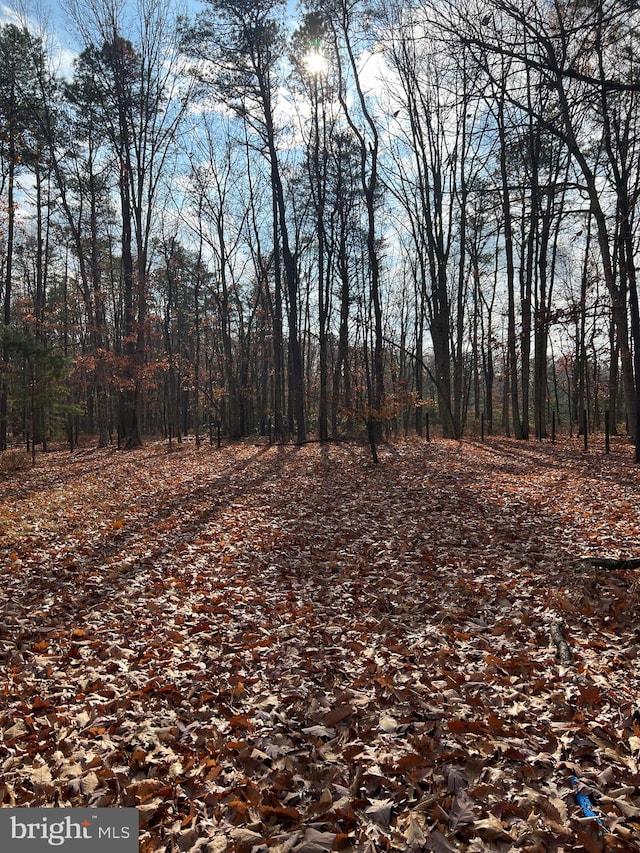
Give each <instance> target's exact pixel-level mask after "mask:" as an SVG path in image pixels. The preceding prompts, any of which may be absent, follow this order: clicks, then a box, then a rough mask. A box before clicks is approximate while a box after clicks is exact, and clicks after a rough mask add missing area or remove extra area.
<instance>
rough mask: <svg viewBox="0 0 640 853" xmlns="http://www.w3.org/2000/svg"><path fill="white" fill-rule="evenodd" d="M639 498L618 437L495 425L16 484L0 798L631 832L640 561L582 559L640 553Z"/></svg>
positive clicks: (416, 847)
mask: <svg viewBox="0 0 640 853" xmlns="http://www.w3.org/2000/svg"><path fill="white" fill-rule="evenodd" d="M639 492H640V471H638V469H637V468H635V467H634V465H633V463H632V458H631V450H630V449H629V448H628V446H626V445H623V444H620V445H619V446H616V447H615V449H614V453H613V454H612V455H611V456H609V457H605V456H603V455H601V454H600V453H595V452H593V453H584V452H583V451H582V450H581V448H580V446H579V445H578V444H577V443H576V442H574V443H568V442H567V443H564V444H557V445H555V446H551V445H548V444H534V443H530V444H526V445H524V444H521V443H520V444H518V443H515V442H509V441H506V440H491V441H488V442H486V443H485V444H480V443H469V444H463V445H461V446H460V445H458V444H455V443H450V442H444V441H439V442H432V443H431V444H426V443H423V442H418V441H407V442H402V443H398V444H395V445H390V446H388V447H385V448H383V450H382V453H381V462H380V464H379V465H377V466H375V465H372V464H371V463H370V462H369V460H368V457H367V453H366V451H365V450H364V449H359V448H353V447H348V446H346V445H325V446H319V445H307V446H304V447H299V448H293V447H265V446H254V445H251V444H238V445H235V446H232V447H223V448H221V449H216V448H209V447H203V448H200V449H197V448H195V447H193V446H191V445H183V446H182V448H181V449H180V450H178V451H176V452H172V453H169V452H167V448H166V447H165V446H163V445H161V444H155V445H150V446H148V447H147V448H145V449H142V450H138V451H133V452H130V453H127V454H124V453H123V454H118V453H115V452H113V451H110V450H104V451H79V452H76V453H74V454H73V455H70V454H68V453H66V452H59V453H52V454H49V455H48V456H46V457H44V458H42V459H40V460H39V462H38V465H37V466H36V468H34V469H33V470H31V471H26V472H25V471H21V472H16V473H14V474H6V475H2V476H1V477H0V543H1V545H0V583H1V587H2V593H1V595H2V603H3V606H2V613H1V616H0V691H1V694H0V728H1V741H0V768H1V775H0V797H1V802H2V804H3V805H5V806H9V805H20V806H22V805H33V806H44V805H62V806H94V807H98V806H136V807H137V808H138V809H139V813H140V822H141V836H140V840H141V844H140V847H141V851H152V850H158V851H191V850H192V851H196V850H203V851H205V853H222V851H230V853H252V851H255V853H262V851H277V853H285V851H293V853H322V851H326V850H343V851H379V850H380V851H383V850H387V851H396V850H397V851H414V853H417V851H436V853H442V851H458V850H459V851H477V853H481V851H511V850H516V851H517V850H522V851H529V853H543V851H583V850H586V851H588V852H589V853H592V851H603V850H611V851H637V850H640V841H639V840H638V839H640V798H639V796H638V792H639V784H640V765H639V761H640V702H639V692H638V688H639V685H640V673H639V671H638V648H639V640H640V635H639V631H638V624H637V609H638V593H637V586H638V584H637V571H626V570H625V571H616V570H603V569H596V568H593V567H591V566H590V565H588V564H587V563H586V562H585V561H584V559H582V558H585V557H589V556H592V557H595V556H602V555H606V556H625V557H628V556H637V555H639V554H640V503H639V501H638V497H639ZM554 636H555V640H554ZM560 636H561V638H563V639H564V641H566V643H567V646H568V649H569V651H570V653H571V660H562V659H561V658H560V657H559V654H558V650H559V647H558V644H557V640H558V638H559V637H560ZM572 780H574V781H572ZM575 780H577V781H575ZM584 797H588V800H585V799H584ZM589 804H591V806H592V807H593V808H592V810H593V811H594V812H595V815H596V816H595V817H594V816H592V815H590V814H589V808H588V806H589ZM585 805H586V806H587V809H586V811H585V809H584V808H583V807H584V806H585Z"/></svg>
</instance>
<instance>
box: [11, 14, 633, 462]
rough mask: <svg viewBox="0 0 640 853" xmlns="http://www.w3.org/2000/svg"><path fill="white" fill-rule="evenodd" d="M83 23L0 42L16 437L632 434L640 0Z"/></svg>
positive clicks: (19, 25)
mask: <svg viewBox="0 0 640 853" xmlns="http://www.w3.org/2000/svg"><path fill="white" fill-rule="evenodd" d="M66 14H67V16H68V22H67V23H68V26H69V27H72V29H73V32H74V33H75V39H76V43H77V45H78V49H77V51H76V50H75V49H74V50H73V51H70V50H69V49H62V47H61V42H60V37H59V35H56V34H55V33H52V32H51V30H50V29H49V30H47V28H46V27H45V26H44V25H37V24H36V23H35V22H34V20H33V19H27V18H22V17H20V16H19V15H17V14H16V15H13V16H8V17H6V18H5V21H4V23H3V24H2V26H1V28H0V52H1V54H2V60H1V63H2V67H3V69H4V71H3V73H2V76H1V77H0V128H1V129H0V199H1V206H0V217H1V219H0V278H1V290H0V304H1V306H2V324H1V332H0V334H1V338H0V450H5V449H7V448H9V447H12V446H14V445H25V444H26V446H27V448H30V447H31V448H34V447H35V446H36V445H38V446H40V445H42V446H43V447H44V448H45V449H46V447H47V442H48V441H50V440H51V439H52V438H54V437H55V438H60V437H66V440H68V442H69V444H70V446H71V447H74V446H75V445H76V444H77V442H78V440H79V436H82V435H87V434H88V435H91V436H93V437H94V438H95V440H96V443H98V444H99V446H106V445H107V444H112V445H116V446H117V447H119V448H120V447H122V448H132V447H136V446H139V445H140V444H141V443H142V441H143V437H144V436H145V435H155V436H160V435H161V436H164V437H165V439H166V438H168V439H169V441H170V442H173V441H174V440H175V441H176V442H180V441H181V440H182V438H183V436H185V435H190V436H192V437H195V441H196V443H198V444H200V443H201V442H202V441H211V442H213V441H214V440H215V438H216V436H220V435H221V436H223V437H225V438H230V439H237V438H240V437H243V436H252V435H253V436H257V435H262V436H269V438H270V439H274V440H278V441H288V440H292V439H293V440H294V441H296V442H298V443H300V442H303V441H305V440H309V439H319V440H321V441H322V440H327V439H343V438H366V437H368V438H369V441H370V442H371V444H372V447H373V448H374V452H375V443H376V441H377V440H379V439H382V438H385V437H389V436H391V435H398V434H403V435H407V434H409V433H417V434H418V435H422V436H425V435H427V434H428V431H429V429H430V428H432V429H436V430H437V431H438V433H439V434H440V435H441V436H443V437H445V438H460V437H462V436H463V435H471V436H473V435H477V434H479V432H480V430H481V429H482V432H483V434H484V432H485V431H486V433H487V434H488V435H492V434H493V435H498V434H501V435H504V436H512V437H515V438H517V439H527V438H529V437H538V438H546V437H547V436H548V435H549V432H550V429H551V424H552V423H554V424H555V423H556V422H557V425H558V427H559V428H562V429H564V430H565V432H566V433H568V434H574V432H581V431H592V430H598V429H601V428H602V427H603V425H604V421H605V418H606V419H607V421H608V422H609V423H610V426H611V431H612V433H616V432H620V433H622V434H626V435H628V436H630V437H631V438H635V437H636V433H637V430H636V421H637V412H638V389H639V388H640V319H639V311H638V297H637V282H636V248H637V239H638V224H637V216H636V208H637V203H638V198H639V193H638V181H639V171H638V167H637V165H638V164H637V157H638V139H639V137H638V125H637V124H636V118H637V117H638V116H639V108H638V92H639V91H640V81H639V78H638V72H637V66H636V61H635V60H636V57H635V54H636V38H637V25H638V18H637V15H638V13H637V9H636V4H635V2H630V0H567V2H564V0H562V2H553V3H552V2H546V0H481V2H480V0H462V2H457V1H456V2H454V0H433V2H427V0H414V2H408V3H407V2H399V0H379V2H373V3H372V2H364V0H330V2H322V3H317V4H314V3H313V2H311V3H303V4H302V5H301V6H299V7H297V8H296V9H295V10H293V9H292V7H291V6H288V5H285V4H284V3H283V2H281V0H264V2H257V3H256V2H249V0H206V2H204V3H203V4H202V6H201V8H200V10H199V11H196V12H194V13H193V14H192V15H191V16H190V17H189V15H186V14H184V13H182V14H178V10H177V9H174V8H173V7H172V5H171V4H170V3H161V2H159V0H138V2H137V3H129V4H126V3H120V2H119V0H72V2H71V3H70V4H69V5H68V7H67V13H66ZM70 57H71V58H70Z"/></svg>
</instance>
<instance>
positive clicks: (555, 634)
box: [549, 622, 572, 663]
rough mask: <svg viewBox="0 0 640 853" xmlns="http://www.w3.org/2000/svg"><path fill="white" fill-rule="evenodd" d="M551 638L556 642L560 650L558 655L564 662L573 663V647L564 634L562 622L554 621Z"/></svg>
mask: <svg viewBox="0 0 640 853" xmlns="http://www.w3.org/2000/svg"><path fill="white" fill-rule="evenodd" d="M549 633H550V635H551V639H552V640H553V642H554V643H555V646H556V649H557V650H558V657H559V658H560V660H561V661H562V663H571V658H572V655H571V649H570V648H569V645H568V643H567V641H566V640H565V638H564V637H563V636H562V622H554V623H553V625H552V626H551V630H550V631H549Z"/></svg>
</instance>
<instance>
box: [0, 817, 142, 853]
mask: <svg viewBox="0 0 640 853" xmlns="http://www.w3.org/2000/svg"><path fill="white" fill-rule="evenodd" d="M87 841H90V842H91V853H138V811H137V809H115V808H114V809H55V808H51V809H29V808H26V809H13V808H0V850H6V851H7V853H44V851H52V850H61V851H64V853H87V849H88V848H87Z"/></svg>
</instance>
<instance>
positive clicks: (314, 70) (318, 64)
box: [303, 50, 328, 74]
mask: <svg viewBox="0 0 640 853" xmlns="http://www.w3.org/2000/svg"><path fill="white" fill-rule="evenodd" d="M303 62H304V66H305V68H306V69H307V71H308V72H309V74H324V73H325V71H326V70H327V67H328V63H327V60H326V57H324V56H323V55H322V54H321V53H320V52H319V51H317V50H310V51H309V52H308V53H307V54H305V57H304V59H303Z"/></svg>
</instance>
